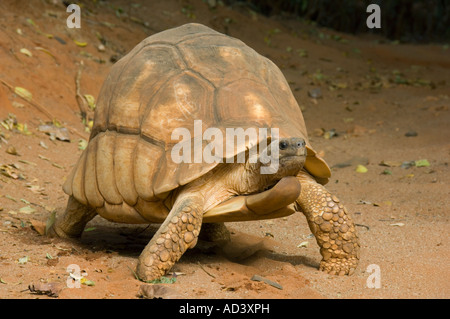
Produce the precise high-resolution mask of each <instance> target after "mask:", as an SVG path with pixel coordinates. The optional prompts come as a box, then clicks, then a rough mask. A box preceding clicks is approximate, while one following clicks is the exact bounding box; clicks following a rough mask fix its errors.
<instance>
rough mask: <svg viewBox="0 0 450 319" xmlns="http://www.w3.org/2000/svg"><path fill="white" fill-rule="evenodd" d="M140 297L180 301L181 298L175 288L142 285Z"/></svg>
mask: <svg viewBox="0 0 450 319" xmlns="http://www.w3.org/2000/svg"><path fill="white" fill-rule="evenodd" d="M138 296H139V297H141V298H144V299H178V298H181V296H180V295H179V294H178V293H177V291H176V290H175V289H173V288H170V287H167V286H164V285H158V284H156V285H155V284H154V285H148V284H147V285H141V286H140V287H139V292H138Z"/></svg>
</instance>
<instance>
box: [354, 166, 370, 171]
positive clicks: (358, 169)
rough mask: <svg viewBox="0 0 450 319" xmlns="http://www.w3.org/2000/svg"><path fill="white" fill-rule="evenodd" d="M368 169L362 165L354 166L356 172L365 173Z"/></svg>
mask: <svg viewBox="0 0 450 319" xmlns="http://www.w3.org/2000/svg"><path fill="white" fill-rule="evenodd" d="M367 171H368V169H367V167H365V166H364V165H358V166H356V172H358V173H367Z"/></svg>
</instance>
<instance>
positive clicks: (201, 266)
mask: <svg viewBox="0 0 450 319" xmlns="http://www.w3.org/2000/svg"><path fill="white" fill-rule="evenodd" d="M197 263H198V265H199V266H200V268H201V269H203V271H204V272H206V274H207V275H208V276H211V277H213V278H216V276H214V275H213V274H211V273H210V272H208V271H207V270H206V269H205V267H203V265H202V264H201V263H200V262H199V261H198V262H197Z"/></svg>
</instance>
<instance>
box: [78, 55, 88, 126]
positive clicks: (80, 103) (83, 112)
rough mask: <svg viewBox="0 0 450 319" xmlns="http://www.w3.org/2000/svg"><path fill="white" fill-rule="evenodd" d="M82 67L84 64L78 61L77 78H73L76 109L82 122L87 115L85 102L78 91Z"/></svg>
mask: <svg viewBox="0 0 450 319" xmlns="http://www.w3.org/2000/svg"><path fill="white" fill-rule="evenodd" d="M83 67H84V62H83V61H80V67H79V68H78V72H77V76H76V77H75V85H76V91H75V97H76V99H77V103H78V107H79V108H80V113H81V119H82V120H83V121H85V120H86V114H87V105H86V101H85V100H84V98H83V96H82V95H81V91H80V79H81V72H82V71H83Z"/></svg>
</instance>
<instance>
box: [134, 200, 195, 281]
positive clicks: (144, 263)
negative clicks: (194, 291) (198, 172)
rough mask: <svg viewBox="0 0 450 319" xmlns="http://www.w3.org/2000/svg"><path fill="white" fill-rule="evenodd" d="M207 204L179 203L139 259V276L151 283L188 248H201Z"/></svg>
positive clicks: (166, 270) (189, 201) (168, 268)
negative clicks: (199, 238)
mask: <svg viewBox="0 0 450 319" xmlns="http://www.w3.org/2000/svg"><path fill="white" fill-rule="evenodd" d="M203 203H204V200H202V199H201V198H199V197H198V196H188V197H186V196H183V198H182V199H177V201H176V202H175V204H174V206H173V207H172V210H171V211H170V213H169V215H168V216H167V218H166V219H165V221H164V223H163V224H162V225H161V227H160V228H159V229H158V231H157V232H156V234H155V235H154V236H153V238H152V239H151V240H150V242H149V243H148V245H147V246H145V248H144V250H143V251H142V253H141V255H140V256H139V260H138V264H137V268H136V273H137V276H138V277H139V279H140V280H142V281H150V280H155V279H158V278H159V277H161V276H163V275H165V274H166V273H167V272H168V271H169V270H170V269H171V268H172V266H173V265H174V264H175V263H176V262H177V261H178V260H179V259H180V258H181V256H182V255H183V254H184V252H185V251H186V250H187V249H188V248H193V247H194V246H195V245H196V244H197V240H198V235H199V233H200V228H201V224H202V218H203Z"/></svg>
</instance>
